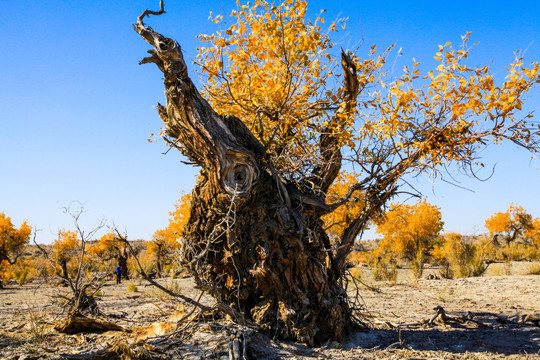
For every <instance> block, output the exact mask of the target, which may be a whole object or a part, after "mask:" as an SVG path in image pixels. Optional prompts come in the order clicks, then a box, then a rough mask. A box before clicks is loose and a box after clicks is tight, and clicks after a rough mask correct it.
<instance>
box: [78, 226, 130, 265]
mask: <svg viewBox="0 0 540 360" xmlns="http://www.w3.org/2000/svg"><path fill="white" fill-rule="evenodd" d="M126 250H127V245H126V243H125V242H124V241H123V240H121V239H119V238H118V237H117V236H116V234H115V233H114V232H108V233H106V234H104V235H103V236H102V237H100V238H99V240H98V241H97V242H96V243H94V244H93V245H92V246H90V248H89V249H88V253H89V254H91V255H94V256H96V257H97V258H99V259H105V260H110V259H113V258H116V257H117V256H118V255H119V254H124V253H125V252H126Z"/></svg>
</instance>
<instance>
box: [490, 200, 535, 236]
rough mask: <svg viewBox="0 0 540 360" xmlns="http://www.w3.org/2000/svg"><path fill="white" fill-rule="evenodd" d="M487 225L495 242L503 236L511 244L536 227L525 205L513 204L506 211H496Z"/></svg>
mask: <svg viewBox="0 0 540 360" xmlns="http://www.w3.org/2000/svg"><path fill="white" fill-rule="evenodd" d="M485 226H486V228H487V229H488V231H489V232H490V234H491V235H492V236H493V238H494V240H495V242H498V241H497V240H498V238H499V237H502V238H503V239H504V240H505V241H506V244H507V245H508V244H510V243H511V242H513V241H514V240H516V239H517V238H518V237H519V236H522V235H525V234H526V233H530V232H531V231H532V230H533V229H534V219H533V217H532V215H531V214H529V213H527V212H526V211H525V209H523V207H521V206H518V205H514V204H511V205H510V207H508V209H507V210H506V211H505V212H496V213H495V214H493V215H491V217H489V218H488V219H487V220H486V221H485Z"/></svg>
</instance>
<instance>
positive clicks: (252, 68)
mask: <svg viewBox="0 0 540 360" xmlns="http://www.w3.org/2000/svg"><path fill="white" fill-rule="evenodd" d="M160 5H161V6H160V11H158V12H154V11H148V10H147V11H145V12H143V14H141V16H140V17H139V18H138V20H137V24H136V25H135V30H136V31H137V32H138V33H139V34H140V35H141V36H142V37H143V38H144V39H145V40H146V41H147V42H148V43H149V44H151V45H152V46H153V49H152V50H150V51H149V53H150V56H148V57H146V58H145V59H143V60H142V61H141V63H154V64H156V65H157V67H158V68H159V69H160V70H161V71H162V72H163V74H164V85H165V89H166V99H167V103H166V105H165V106H163V105H161V104H158V107H157V108H158V113H159V115H160V117H161V119H162V120H163V122H164V124H165V138H166V139H167V141H168V142H169V143H170V145H171V146H174V147H176V148H178V150H180V151H181V152H182V153H183V154H184V155H185V156H187V157H188V158H189V160H190V161H192V162H193V163H194V164H196V165H198V166H200V167H201V172H200V174H199V176H198V178H197V182H196V185H195V188H194V189H193V192H192V201H191V210H190V216H189V220H188V222H187V224H186V226H185V227H184V229H185V231H184V236H183V238H182V241H183V242H182V248H181V249H182V255H183V260H184V265H185V266H186V268H187V269H188V270H189V271H190V273H191V274H192V275H193V276H194V278H195V280H196V282H197V283H198V285H199V286H200V287H201V288H203V289H206V290H207V291H208V292H209V293H210V294H212V295H213V296H214V297H215V298H216V299H217V300H218V302H219V303H220V304H222V305H224V306H225V307H228V308H230V309H232V310H234V311H235V313H236V317H237V319H248V320H250V321H253V322H255V323H257V324H259V326H260V327H261V328H262V329H265V330H267V331H269V332H271V333H272V334H274V335H276V336H279V337H281V338H290V339H296V340H300V341H305V342H307V343H311V344H313V343H316V342H320V341H324V340H326V339H328V338H332V339H339V338H341V337H342V336H343V334H344V333H346V332H347V331H348V330H349V329H350V328H351V326H353V325H354V324H355V317H354V314H353V309H352V308H351V305H350V303H349V299H348V296H347V293H346V290H345V289H344V288H343V287H342V285H341V284H343V283H344V282H343V279H344V272H345V261H346V257H347V255H348V254H349V253H350V251H351V249H352V246H353V243H354V241H355V240H356V239H357V238H358V237H359V236H360V235H361V234H362V232H363V231H364V230H365V229H366V227H367V226H368V225H369V223H370V222H371V220H372V218H373V217H374V216H375V214H378V213H380V212H381V209H382V208H383V207H384V205H385V204H386V203H387V202H388V201H389V200H390V199H391V198H392V197H394V196H395V195H397V194H399V192H400V189H401V188H402V187H403V188H406V187H407V182H406V179H405V178H404V177H405V176H407V175H419V174H430V175H431V176H442V174H443V171H444V170H445V169H447V168H448V167H452V166H455V167H457V168H459V169H460V170H462V171H463V172H465V173H468V174H471V172H473V173H474V171H475V170H476V169H477V168H478V167H480V166H481V164H480V163H479V162H478V151H479V150H481V149H482V148H483V147H485V146H486V145H487V144H488V143H501V142H502V141H503V140H509V141H511V142H513V143H515V144H517V145H518V146H521V147H524V148H526V149H528V150H530V151H533V152H537V151H538V144H539V139H540V136H539V135H540V132H539V129H538V127H537V124H536V123H535V122H534V121H531V120H530V119H529V117H530V116H532V115H531V114H524V115H522V114H520V113H519V112H520V110H521V108H522V103H523V96H524V95H525V94H526V93H527V92H528V91H529V90H530V89H532V87H533V86H534V85H535V84H537V83H538V82H539V81H540V78H539V71H540V65H539V64H538V63H532V64H530V65H529V66H525V65H524V63H523V59H522V58H521V57H519V56H518V57H516V60H515V61H514V62H513V63H512V64H510V65H509V67H508V73H507V78H506V80H505V81H504V82H503V83H502V84H501V85H497V84H496V81H495V79H494V77H493V76H492V75H490V74H489V67H487V66H482V67H476V68H474V67H470V66H469V65H467V56H468V54H469V52H470V46H469V45H468V43H467V40H468V35H466V36H464V37H463V42H462V44H461V45H460V46H459V47H457V48H454V47H453V46H452V44H450V43H446V44H445V45H444V46H440V47H439V48H438V49H437V50H436V51H437V52H436V56H435V59H436V60H437V61H438V62H439V65H438V66H437V68H436V69H434V70H432V71H429V72H427V73H426V74H424V75H422V74H421V72H420V67H419V62H417V61H413V64H412V66H411V67H405V68H404V70H403V74H402V75H401V76H399V77H397V78H395V77H391V76H389V75H388V72H387V70H386V69H385V66H384V64H385V63H386V54H387V53H388V52H383V53H382V54H377V51H376V48H375V47H372V48H371V49H370V50H369V51H368V54H367V57H366V58H365V59H361V58H360V57H359V56H358V54H357V53H355V52H342V53H341V58H340V61H337V60H336V57H335V56H334V55H333V50H332V49H333V46H334V45H333V43H332V41H331V39H330V37H329V35H328V34H329V33H330V32H332V31H334V30H338V28H339V27H340V26H342V25H343V24H337V23H330V24H329V25H328V28H327V31H326V32H323V30H322V28H321V25H320V24H321V23H323V21H324V19H323V18H322V15H320V16H318V17H316V19H315V21H310V20H308V19H307V18H306V11H307V2H306V1H301V0H288V1H284V2H282V3H279V4H270V3H268V2H265V1H260V0H256V1H254V2H253V3H251V4H250V5H241V4H239V5H238V8H237V10H234V11H232V12H231V14H230V19H231V22H230V23H229V24H223V27H224V28H223V29H221V30H220V31H219V32H216V33H215V34H211V35H201V36H200V39H201V41H202V42H203V43H204V45H206V46H202V47H201V48H200V52H199V55H198V56H197V61H198V62H199V64H200V65H201V68H202V71H203V74H204V75H205V76H207V79H206V81H207V85H206V86H205V89H204V94H205V96H206V98H207V99H208V101H209V102H210V103H209V102H207V100H205V99H204V98H203V97H202V96H201V94H200V93H199V92H198V91H197V89H196V88H195V86H194V84H193V82H192V81H191V79H190V78H189V74H188V71H187V66H186V63H185V61H184V58H183V53H182V51H181V49H180V46H179V45H178V43H176V42H175V41H174V40H172V39H170V38H166V37H164V36H162V35H161V34H159V33H157V32H156V31H154V30H153V29H152V28H150V27H148V26H145V24H144V23H143V19H144V17H145V16H147V15H150V14H156V15H160V14H163V13H164V9H163V2H162V1H161V2H160ZM221 20H222V16H221V15H220V16H218V17H216V18H214V21H215V22H218V23H219V22H220V21H221ZM388 51H390V50H388ZM339 65H341V70H338V66H339ZM335 84H341V86H340V85H335ZM220 114H221V115H220ZM353 168H354V169H355V174H356V176H355V178H356V181H355V182H354V183H353V184H351V186H350V187H349V189H348V190H347V191H346V193H345V195H344V196H343V197H342V198H340V199H339V200H337V201H334V202H332V203H330V200H329V199H328V193H329V189H330V187H331V185H332V184H333V183H334V182H335V181H336V178H337V176H338V174H339V173H340V171H341V170H346V169H353ZM358 193H360V194H361V195H360V196H361V197H362V199H363V200H362V209H361V211H359V212H358V213H357V215H356V217H355V218H354V219H352V220H351V221H350V223H349V224H348V226H347V227H346V228H344V230H343V231H342V233H341V234H340V235H339V238H338V239H337V241H336V245H337V246H335V247H333V246H332V245H331V243H330V239H329V237H328V234H327V233H326V232H325V231H324V223H323V220H322V217H323V216H325V215H328V214H330V213H332V212H334V211H336V210H337V209H339V208H340V207H341V206H344V205H345V204H347V203H348V202H349V201H350V200H351V199H352V198H354V197H355V196H358V195H355V194H358Z"/></svg>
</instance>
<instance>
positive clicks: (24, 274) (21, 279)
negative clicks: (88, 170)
mask: <svg viewBox="0 0 540 360" xmlns="http://www.w3.org/2000/svg"><path fill="white" fill-rule="evenodd" d="M28 273H29V270H28V268H27V267H24V268H22V269H21V271H20V272H19V273H18V274H17V282H18V283H19V286H23V285H24V284H26V283H27V282H28V280H29V278H28Z"/></svg>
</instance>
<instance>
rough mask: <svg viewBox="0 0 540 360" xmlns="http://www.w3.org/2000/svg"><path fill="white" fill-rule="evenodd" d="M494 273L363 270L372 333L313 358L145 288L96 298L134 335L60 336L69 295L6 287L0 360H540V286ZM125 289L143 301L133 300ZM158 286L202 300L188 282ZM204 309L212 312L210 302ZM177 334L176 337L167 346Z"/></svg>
mask: <svg viewBox="0 0 540 360" xmlns="http://www.w3.org/2000/svg"><path fill="white" fill-rule="evenodd" d="M494 265H496V266H494V267H493V268H492V269H490V270H489V271H488V274H487V275H491V276H484V277H477V278H465V279H456V280H446V279H442V280H410V279H409V278H410V276H409V274H408V273H407V271H401V272H400V274H399V277H398V281H397V282H395V283H386V282H373V281H372V280H370V278H369V277H370V271H369V269H365V270H364V271H365V275H363V279H364V280H365V282H366V284H368V285H369V286H370V288H367V287H365V286H361V287H360V288H359V292H360V295H361V299H360V301H361V304H362V305H363V306H362V310H361V313H362V316H364V318H365V320H366V321H367V322H369V324H370V327H371V330H370V331H363V332H358V333H355V334H352V335H351V336H350V337H348V338H347V339H346V340H345V341H344V342H342V343H341V344H339V343H335V342H334V343H328V344H325V345H324V346H322V347H316V348H309V347H306V346H304V345H301V344H294V343H289V342H283V341H276V340H273V339H270V338H268V337H266V336H265V335H261V334H258V333H256V332H255V331H254V330H252V329H249V328H247V327H242V326H238V325H235V324H232V323H230V322H228V321H227V320H225V319H219V318H217V317H215V318H213V317H212V316H207V317H206V318H205V319H204V321H200V320H201V319H200V318H198V320H196V319H192V320H190V321H188V322H187V323H186V321H184V322H182V323H181V325H178V323H177V322H175V321H176V320H178V319H179V318H181V317H183V316H184V315H186V312H189V311H190V309H191V308H190V307H189V306H185V308H183V307H182V306H181V305H180V306H179V304H178V303H177V302H175V301H173V300H172V299H171V298H169V297H167V296H165V295H163V293H161V292H160V291H159V290H157V289H155V288H154V287H151V286H145V285H144V283H143V282H142V281H139V280H134V281H130V282H124V283H122V284H120V285H116V284H114V283H113V282H112V281H111V282H108V283H107V284H106V285H105V286H104V287H103V288H102V290H101V294H100V296H99V297H98V298H97V300H98V305H99V306H100V309H101V311H102V312H103V314H104V316H103V317H102V319H103V320H107V321H110V322H113V323H115V324H118V325H120V326H123V327H124V328H126V329H131V330H134V331H132V332H119V331H109V332H105V333H85V334H75V335H66V334H60V333H58V332H57V331H55V330H54V329H53V324H54V323H55V321H57V320H58V319H60V318H62V316H63V314H62V309H63V308H62V306H61V304H60V303H59V302H58V301H57V300H56V296H57V295H58V294H61V293H64V292H66V291H67V290H68V289H67V288H62V287H51V286H50V285H47V284H45V283H42V284H40V283H37V282H33V283H30V284H27V285H24V286H22V287H19V286H17V285H10V286H8V287H7V289H4V290H0V359H10V360H11V359H13V360H15V359H19V360H23V359H26V360H29V359H90V358H99V356H98V355H99V354H100V351H103V349H107V348H110V346H111V345H112V344H114V343H117V342H119V341H122V340H125V341H126V342H127V343H128V344H129V346H130V347H131V348H133V349H141V351H142V352H144V353H145V354H147V355H150V356H152V358H154V359H207V358H215V359H229V347H230V348H231V349H234V348H235V347H234V346H235V345H237V344H239V345H240V353H241V352H242V349H243V348H244V345H245V349H246V353H247V354H248V355H249V356H248V358H252V359H462V358H463V359H507V358H510V359H540V324H539V321H538V319H539V318H540V276H538V275H522V274H524V273H526V272H527V271H526V270H527V267H528V266H530V264H529V263H523V264H521V263H516V264H514V265H513V266H512V268H511V271H508V268H506V269H503V270H500V269H499V270H498V269H497V266H503V265H502V264H494ZM492 266H493V265H492ZM434 271H435V270H428V271H427V274H429V273H430V272H434ZM504 273H511V274H512V275H501V274H504ZM493 275H498V276H493ZM129 283H133V284H135V285H136V286H137V291H135V292H131V291H128V290H127V288H128V284H129ZM162 283H163V284H165V285H166V286H168V287H172V288H174V290H175V291H177V292H181V293H183V294H186V295H188V296H191V297H193V298H195V297H197V292H196V290H195V289H194V288H193V283H192V281H191V279H176V280H171V279H166V280H163V281H162ZM353 293H354V292H351V295H352V294H353ZM202 302H204V303H206V304H209V305H211V304H212V300H211V299H209V298H205V297H203V298H202ZM437 307H440V308H442V309H444V311H445V314H446V315H447V318H446V321H442V320H441V319H442V316H439V317H438V318H436V319H435V320H434V321H433V322H431V323H430V322H429V321H430V320H432V319H433V318H434V316H435V315H436V314H437V310H435V308H437ZM440 308H439V309H440ZM439 311H440V310H439ZM171 316H172V317H171ZM167 319H170V320H171V321H170V322H166V320H167ZM152 324H154V325H152ZM156 324H158V325H156ZM145 326H146V327H145ZM178 326H180V331H177V332H175V333H173V334H172V335H169V336H164V334H165V333H171V332H173V331H175V330H179V328H178ZM235 342H236V343H235ZM101 358H103V357H101ZM104 358H111V357H110V356H106V357H104Z"/></svg>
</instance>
